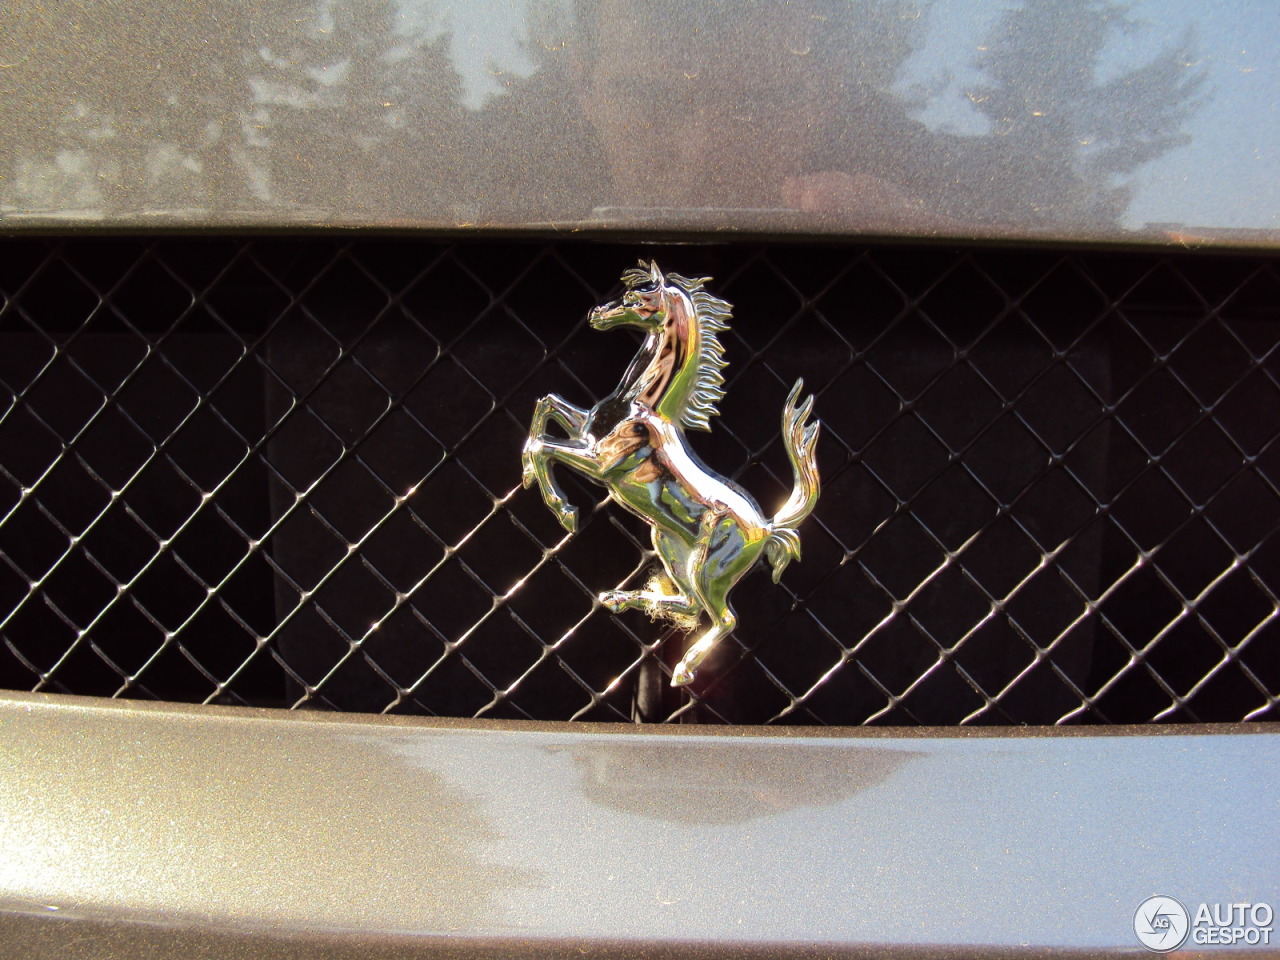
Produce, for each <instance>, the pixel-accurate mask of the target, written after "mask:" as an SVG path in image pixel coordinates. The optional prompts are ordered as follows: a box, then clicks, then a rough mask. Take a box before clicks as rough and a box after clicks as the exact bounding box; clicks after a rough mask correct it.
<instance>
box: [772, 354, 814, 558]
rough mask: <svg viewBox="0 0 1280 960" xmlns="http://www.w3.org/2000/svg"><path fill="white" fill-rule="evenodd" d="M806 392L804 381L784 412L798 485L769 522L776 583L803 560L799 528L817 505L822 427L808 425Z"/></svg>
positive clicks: (785, 438)
mask: <svg viewBox="0 0 1280 960" xmlns="http://www.w3.org/2000/svg"><path fill="white" fill-rule="evenodd" d="M803 389H804V380H803V379H801V380H797V381H796V385H795V386H794V387H792V388H791V393H790V394H789V395H788V396H787V404H786V406H785V407H783V408H782V442H783V445H784V446H785V447H786V448H787V458H788V459H789V460H790V461H791V469H792V470H793V471H794V473H795V485H794V486H793V487H792V489H791V496H790V497H788V498H787V502H786V503H784V504H783V505H782V509H780V510H779V511H778V512H777V514H776V515H775V516H774V518H773V520H772V521H771V522H770V524H769V536H768V537H767V538H766V539H765V542H764V551H765V556H766V557H767V558H768V560H769V563H770V564H771V565H772V566H773V582H774V583H777V582H778V579H779V578H780V577H781V576H782V571H783V570H785V569H786V568H787V564H788V563H790V562H791V561H792V560H799V559H800V533H799V531H798V530H797V528H798V527H799V526H800V524H801V523H803V522H804V519H805V517H807V516H809V514H810V513H812V512H813V508H814V505H815V504H816V503H817V502H818V492H819V486H818V461H817V458H816V457H815V456H814V448H815V447H816V446H817V444H818V429H819V428H820V427H821V426H822V424H821V423H820V422H815V423H809V415H810V414H811V413H812V412H813V394H809V396H808V397H806V398H805V400H804V402H803V403H800V402H799V400H800V391H801V390H803Z"/></svg>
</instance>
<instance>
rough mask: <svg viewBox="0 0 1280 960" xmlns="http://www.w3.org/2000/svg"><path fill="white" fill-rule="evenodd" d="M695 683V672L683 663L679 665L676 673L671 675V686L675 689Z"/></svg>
mask: <svg viewBox="0 0 1280 960" xmlns="http://www.w3.org/2000/svg"><path fill="white" fill-rule="evenodd" d="M692 682H693V671H692V670H690V669H689V668H688V667H687V666H685V665H684V664H683V663H680V664H677V665H676V669H675V672H674V673H672V674H671V685H672V686H673V687H683V686H685V685H687V684H690V683H692Z"/></svg>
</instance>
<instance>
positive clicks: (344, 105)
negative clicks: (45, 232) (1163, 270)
mask: <svg viewBox="0 0 1280 960" xmlns="http://www.w3.org/2000/svg"><path fill="white" fill-rule="evenodd" d="M1278 44H1280V20H1278V19H1277V18H1276V17H1275V10H1274V8H1273V6H1272V5H1271V4H1270V3H1269V2H1250V0H1230V2H1220V3H1213V4H1207V3H1206V4H1175V3H1171V2H1167V0H1141V2H1137V3H1134V4H1127V5H1124V6H1122V5H1120V4H1118V3H1112V2H1107V0H1077V2H1062V0H1023V2H1021V3H1016V4H1015V3H1006V2H1004V0H934V2H928V0H867V2H859V3H846V2H843V0H793V2H788V3H751V4H747V3H737V2H729V0H652V2H648V3H644V4H634V3H626V2H624V0H550V2H538V3H534V2H527V3H512V4H506V5H496V6H494V5H488V4H485V5H479V4H471V3H468V2H465V0H394V2H393V0H290V2H280V3H271V4H255V3H247V2H243V0H201V2H199V3H183V4H177V5H175V4H171V3H162V2H158V0H142V2H128V3H124V2H120V0H69V2H59V3H35V2H33V0H12V2H11V3H9V4H8V6H7V8H6V11H5V14H4V23H3V28H2V29H0V124H2V126H3V129H4V136H3V137H2V138H0V218H2V219H3V222H4V228H5V229H8V230H30V229H63V228H68V227H108V228H136V227H144V228H182V227H199V228H210V227H221V228H227V229H231V228H236V229H239V228H245V227H263V228H271V229H279V228H298V227H314V226H359V227H372V228H380V229H433V230H468V229H472V228H474V227H477V226H478V227H488V228H490V229H501V230H505V231H510V230H520V231H527V230H537V231H543V232H545V231H547V230H550V229H569V230H574V231H585V232H589V233H592V232H594V233H612V234H616V233H619V232H637V231H638V232H641V233H649V234H659V233H661V234H667V235H672V234H681V233H686V234H706V233H719V232H725V231H728V232H733V233H739V234H741V233H754V234H763V233H769V234H796V235H813V234H823V235H842V234H843V235H887V236H897V237H942V238H1003V239H1045V240H1055V241H1064V240H1065V241H1083V242H1127V243H1134V242H1142V243H1170V242H1172V243H1210V242H1216V243H1219V244H1231V245H1264V246H1266V245H1274V244H1275V243H1276V242H1277V239H1278V238H1280V187H1277V186H1276V184H1277V180H1276V177H1275V172H1276V170H1277V165H1278V163H1280V124H1277V123H1276V113H1275V111H1276V102H1277V100H1278V99H1280V93H1278V91H1280V58H1278V57H1277V56H1276V48H1277V45H1278Z"/></svg>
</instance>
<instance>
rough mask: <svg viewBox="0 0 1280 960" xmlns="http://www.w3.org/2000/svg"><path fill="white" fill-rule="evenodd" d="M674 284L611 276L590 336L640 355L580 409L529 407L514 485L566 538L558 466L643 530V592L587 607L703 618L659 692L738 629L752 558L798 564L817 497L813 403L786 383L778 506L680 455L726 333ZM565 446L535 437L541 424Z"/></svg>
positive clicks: (701, 417)
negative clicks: (609, 292)
mask: <svg viewBox="0 0 1280 960" xmlns="http://www.w3.org/2000/svg"><path fill="white" fill-rule="evenodd" d="M709 279H710V278H709V277H706V278H703V279H701V280H690V279H686V278H685V277H682V276H680V275H679V274H675V273H672V274H668V275H666V276H663V274H662V271H661V270H659V269H658V265H657V264H656V263H651V264H647V265H646V264H645V263H644V261H641V262H640V268H639V269H633V270H628V271H627V272H626V273H624V274H623V275H622V282H623V283H624V284H625V285H626V293H625V294H624V295H623V297H622V299H621V300H618V301H616V302H614V303H607V304H605V305H603V306H600V307H596V308H595V309H594V310H592V311H591V313H590V315H589V317H588V320H589V321H590V323H591V326H592V327H593V328H594V329H596V330H611V329H613V328H614V327H625V326H630V327H639V328H640V329H641V330H643V331H644V332H645V340H644V344H643V345H642V346H641V347H640V351H639V353H637V354H636V356H635V359H634V360H632V361H631V365H630V366H629V367H627V372H626V373H625V374H624V375H623V377H622V382H621V383H619V384H618V386H617V389H615V390H614V391H613V393H611V394H609V396H607V397H605V398H604V399H603V400H601V401H600V402H599V403H597V404H596V405H595V406H594V407H592V408H591V409H590V410H584V409H582V408H580V407H575V406H573V404H571V403H569V402H568V401H566V400H564V399H562V398H561V397H559V396H557V395H556V394H554V393H552V394H548V395H547V396H545V397H543V398H542V399H541V400H539V401H538V404H537V407H536V408H535V410H534V414H533V424H532V425H531V426H530V428H529V439H528V440H527V441H526V442H525V445H524V455H523V478H524V485H525V486H526V487H528V486H531V485H532V484H533V483H534V482H535V481H536V482H537V483H538V485H539V486H540V487H541V488H542V499H543V500H544V501H545V502H546V504H547V506H548V507H550V508H551V510H552V512H554V513H555V514H556V516H557V517H558V518H559V520H560V522H561V523H562V524H563V525H564V527H565V528H566V529H567V530H568V531H569V532H570V533H573V532H575V531H576V530H577V526H578V510H577V508H576V507H573V506H570V505H569V504H568V503H566V502H565V498H564V493H563V492H562V491H561V489H560V487H559V485H558V484H557V483H556V480H555V477H554V476H553V474H552V470H551V468H552V467H553V466H555V465H556V464H561V465H564V466H567V467H571V468H572V469H574V470H577V471H578V472H579V473H581V474H583V475H584V476H586V477H588V478H589V479H591V480H594V481H595V482H596V483H599V484H602V485H604V486H605V487H607V488H608V490H609V495H610V496H611V497H612V498H613V499H614V500H615V501H616V502H617V503H619V504H621V505H622V506H623V507H625V508H626V509H628V510H630V511H631V512H632V513H634V514H636V515H637V516H639V517H640V518H642V519H643V520H644V521H645V522H646V523H648V524H649V526H650V527H652V529H653V548H654V550H656V551H657V554H658V558H659V560H661V562H662V569H663V575H658V576H655V577H654V578H653V580H651V581H650V583H649V586H648V588H647V589H645V590H609V591H606V592H605V593H602V594H600V602H601V603H603V604H604V605H605V606H606V607H608V608H609V610H611V611H613V612H614V613H618V612H620V611H622V610H627V609H638V610H643V611H645V612H646V613H648V614H649V615H650V616H651V617H655V618H657V617H660V618H662V619H666V620H670V621H672V622H674V623H676V624H678V625H680V626H682V627H684V628H686V629H694V628H695V627H696V626H697V625H698V623H699V622H700V621H701V619H702V617H703V616H704V615H706V616H707V617H709V618H710V620H711V626H710V627H709V628H708V629H707V630H706V632H705V633H703V634H702V635H701V636H700V637H699V638H698V639H697V640H695V641H694V643H693V644H692V645H691V646H690V647H689V648H688V650H687V652H686V653H685V655H684V657H683V659H681V661H680V663H679V664H678V665H677V666H676V668H675V671H674V672H673V674H672V677H671V685H672V686H682V685H684V684H686V683H689V682H690V681H691V680H693V678H694V672H695V671H696V670H697V669H698V666H699V664H701V663H702V661H703V660H704V659H706V656H707V654H708V653H710V652H711V649H712V647H714V646H715V645H716V643H718V642H719V641H720V640H722V639H724V638H725V637H726V636H728V635H729V634H730V633H731V632H732V631H733V629H734V627H735V626H737V618H736V616H735V615H734V612H733V607H731V606H730V605H729V591H731V590H732V589H733V587H734V585H735V584H736V583H737V582H738V581H739V580H741V579H742V578H743V576H745V575H746V573H747V571H749V570H750V569H751V568H752V567H753V566H755V563H756V561H757V560H758V559H760V555H761V554H762V553H763V554H764V556H765V557H766V558H767V559H768V561H769V563H770V564H771V565H772V566H773V579H774V582H775V583H776V582H777V580H778V578H779V577H780V576H781V575H782V571H783V570H784V569H785V568H786V566H787V564H788V563H789V562H790V561H791V560H792V559H796V560H798V559H800V534H799V532H798V531H797V528H798V527H799V526H800V524H801V522H802V521H803V520H804V519H805V517H807V516H809V514H810V513H811V512H812V510H813V507H814V504H815V503H817V500H818V465H817V462H816V460H815V459H814V447H815V445H816V443H817V440H818V428H819V426H820V424H818V423H816V422H815V423H809V414H810V413H811V411H812V410H813V397H812V396H810V397H808V398H807V399H806V400H804V402H801V401H800V391H801V390H802V388H803V387H804V381H803V380H797V381H796V384H795V386H794V387H792V388H791V394H790V396H788V397H787V402H786V406H785V407H784V408H783V410H782V440H783V443H784V445H785V446H786V450H787V456H788V457H789V458H790V460H791V466H792V469H793V470H794V472H795V484H794V487H793V489H792V491H791V496H790V497H788V498H787V501H786V503H784V504H783V505H782V507H781V508H780V509H779V510H778V512H777V513H776V514H775V515H774V516H773V518H772V519H770V518H767V517H765V516H764V515H763V514H762V513H761V512H760V508H759V507H758V506H757V505H756V502H755V500H753V499H752V498H751V496H750V494H748V493H747V492H746V491H745V490H743V489H742V488H741V487H739V486H738V485H737V484H735V483H733V482H732V481H731V480H728V479H727V478H725V477H720V476H717V475H716V474H714V473H712V472H711V470H709V469H708V468H707V467H706V466H705V465H704V464H703V463H702V461H701V460H699V459H698V456H697V454H695V453H694V452H693V450H692V449H691V448H690V447H689V443H688V441H687V440H686V439H685V435H684V431H685V428H686V427H688V428H690V429H694V430H710V429H711V423H710V420H711V417H713V416H715V415H716V414H717V413H718V412H719V411H718V410H717V409H716V404H717V403H718V402H719V400H720V399H721V398H722V397H723V396H724V377H723V376H722V374H721V371H722V370H723V369H724V367H725V360H724V348H723V347H722V346H721V344H720V341H719V339H717V337H716V334H717V333H721V332H723V331H724V330H726V329H728V321H729V317H730V313H729V311H730V306H729V304H728V303H726V302H725V301H723V300H720V299H718V298H716V297H713V296H712V295H711V294H710V293H708V292H707V291H706V290H705V289H704V288H703V284H704V283H706V282H707V280H709ZM551 420H554V421H556V422H558V423H560V424H561V425H562V426H563V427H564V428H565V430H567V431H568V434H569V438H568V439H567V440H564V439H560V438H558V437H554V436H548V435H547V434H546V427H547V423H548V421H551Z"/></svg>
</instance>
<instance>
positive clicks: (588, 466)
mask: <svg viewBox="0 0 1280 960" xmlns="http://www.w3.org/2000/svg"><path fill="white" fill-rule="evenodd" d="M524 455H525V457H526V462H527V463H528V464H529V469H530V470H531V471H532V473H533V477H534V479H535V480H537V481H538V486H539V487H541V488H542V500H543V502H544V503H546V505H547V506H548V507H549V508H550V509H551V512H552V513H554V514H555V515H556V518H557V519H558V520H559V521H560V525H561V526H563V527H564V528H565V529H566V530H568V531H569V532H570V533H577V532H578V508H577V507H574V506H570V504H569V503H568V501H566V500H565V498H564V492H563V491H562V490H561V489H560V486H559V484H557V483H556V481H555V477H554V476H553V475H552V473H551V468H552V467H553V466H555V465H556V464H557V463H562V464H564V465H565V466H568V467H572V468H573V469H574V470H577V471H578V472H579V473H581V474H583V475H585V476H586V477H588V478H590V479H592V480H594V481H596V482H597V483H603V482H604V481H603V480H602V478H601V476H600V464H599V463H597V462H596V460H595V459H594V458H593V457H592V455H591V450H590V448H589V447H588V446H587V445H586V444H584V443H574V442H573V441H560V440H543V439H541V438H531V439H530V440H529V441H528V442H526V443H525V445H524Z"/></svg>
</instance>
